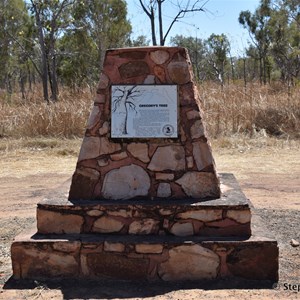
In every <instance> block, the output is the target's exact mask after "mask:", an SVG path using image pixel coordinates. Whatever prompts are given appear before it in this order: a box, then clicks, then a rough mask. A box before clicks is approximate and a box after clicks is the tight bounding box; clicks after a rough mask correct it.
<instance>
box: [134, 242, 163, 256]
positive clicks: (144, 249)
mask: <svg viewBox="0 0 300 300" xmlns="http://www.w3.org/2000/svg"><path fill="white" fill-rule="evenodd" d="M163 248H164V247H163V245H161V244H137V245H136V246H135V251H136V252H137V253H152V254H155V253H157V254H158V253H162V251H163Z"/></svg>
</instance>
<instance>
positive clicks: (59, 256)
mask: <svg viewBox="0 0 300 300" xmlns="http://www.w3.org/2000/svg"><path fill="white" fill-rule="evenodd" d="M78 245H80V243H78V244H76V247H77V246H78ZM35 247H36V248H33V247H30V248H28V249H26V247H24V245H22V244H19V243H18V244H13V245H12V248H11V251H12V257H13V258H14V259H13V269H14V278H15V279H22V278H24V279H26V278H57V277H68V278H73V277H77V276H79V263H78V256H79V249H80V247H78V248H77V249H75V248H74V251H76V252H75V253H73V254H71V253H70V252H67V253H66V251H62V252H58V251H53V250H52V249H51V247H50V244H48V245H47V246H44V247H43V251H41V249H40V248H39V247H38V245H37V246H35ZM74 247H75V246H74ZM33 261H34V263H32V262H33Z"/></svg>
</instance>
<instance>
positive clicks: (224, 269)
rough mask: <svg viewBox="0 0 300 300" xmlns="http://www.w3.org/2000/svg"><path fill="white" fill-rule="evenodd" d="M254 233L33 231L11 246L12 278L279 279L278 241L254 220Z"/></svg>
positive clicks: (18, 238)
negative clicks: (235, 235) (231, 235)
mask: <svg viewBox="0 0 300 300" xmlns="http://www.w3.org/2000/svg"><path fill="white" fill-rule="evenodd" d="M258 228H259V229H260V232H259V233H257V229H258ZM252 231H253V234H252V236H251V238H249V239H247V238H246V239H245V238H234V239H232V238H228V237H223V238H220V237H218V238H217V237H215V238H204V237H199V236H193V237H188V239H187V238H184V237H175V236H137V235H135V236H134V235H129V236H128V235H117V236H116V235H100V234H97V235H95V234H72V235H71V234H62V235H42V234H34V232H32V233H29V234H27V235H20V236H18V237H17V238H16V239H15V241H14V243H13V245H12V252H11V255H12V262H13V263H12V265H13V273H14V278H15V279H29V278H30V279H51V278H55V279H57V278H82V279H112V280H116V279H125V280H143V279H144V280H162V281H179V280H201V279H206V280H209V279H217V278H228V279H230V278H231V277H234V278H235V280H236V278H243V279H251V280H253V279H255V280H271V281H277V280H278V247H277V242H276V241H275V240H274V239H272V238H268V237H267V236H268V235H265V233H263V235H261V234H262V232H261V225H260V224H258V222H257V220H256V219H254V224H253V227H252Z"/></svg>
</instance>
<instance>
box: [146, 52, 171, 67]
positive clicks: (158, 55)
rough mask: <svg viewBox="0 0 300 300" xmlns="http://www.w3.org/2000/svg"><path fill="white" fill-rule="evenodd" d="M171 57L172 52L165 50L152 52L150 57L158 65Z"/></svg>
mask: <svg viewBox="0 0 300 300" xmlns="http://www.w3.org/2000/svg"><path fill="white" fill-rule="evenodd" d="M169 57H170V54H169V53H168V52H167V51H164V50H156V51H153V52H150V58H151V59H152V61H153V62H155V63H156V64H158V65H162V64H164V63H165V62H166V61H167V60H168V59H169Z"/></svg>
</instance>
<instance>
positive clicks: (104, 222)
mask: <svg viewBox="0 0 300 300" xmlns="http://www.w3.org/2000/svg"><path fill="white" fill-rule="evenodd" d="M123 226H124V224H123V223H122V222H121V221H118V220H115V219H112V218H109V217H106V216H104V217H101V218H99V219H98V220H96V221H95V222H94V225H93V229H92V231H93V232H99V233H111V232H119V231H120V230H121V229H122V228H123Z"/></svg>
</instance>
